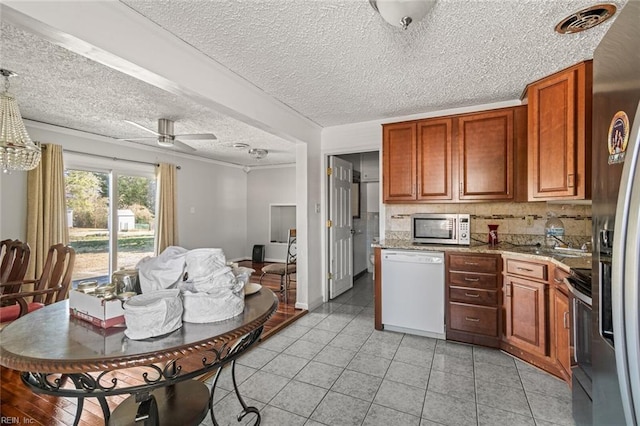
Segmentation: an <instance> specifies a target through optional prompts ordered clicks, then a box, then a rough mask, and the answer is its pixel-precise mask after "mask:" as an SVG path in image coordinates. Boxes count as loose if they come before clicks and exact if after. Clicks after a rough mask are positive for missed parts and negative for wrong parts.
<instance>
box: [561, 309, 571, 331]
mask: <svg viewBox="0 0 640 426" xmlns="http://www.w3.org/2000/svg"><path fill="white" fill-rule="evenodd" d="M562 322H563V323H564V328H565V329H567V330H569V312H568V311H564V315H563V317H562Z"/></svg>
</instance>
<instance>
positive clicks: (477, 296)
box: [449, 286, 498, 306]
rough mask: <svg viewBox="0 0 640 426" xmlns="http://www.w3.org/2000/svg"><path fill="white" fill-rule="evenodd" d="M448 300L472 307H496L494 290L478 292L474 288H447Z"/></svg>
mask: <svg viewBox="0 0 640 426" xmlns="http://www.w3.org/2000/svg"><path fill="white" fill-rule="evenodd" d="M449 300H451V301H452V302H462V303H471V304H474V305H492V306H497V305H498V292H497V291H496V290H478V289H475V288H463V287H453V286H450V287H449Z"/></svg>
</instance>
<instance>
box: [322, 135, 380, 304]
mask: <svg viewBox="0 0 640 426" xmlns="http://www.w3.org/2000/svg"><path fill="white" fill-rule="evenodd" d="M365 152H377V153H378V162H379V170H382V146H370V147H364V146H361V147H358V148H357V149H354V148H346V149H332V150H328V151H322V153H321V155H322V170H321V173H322V178H321V179H320V196H321V202H318V203H315V211H316V213H320V220H321V226H322V232H321V233H320V243H321V247H322V259H321V266H322V274H321V277H320V279H321V282H322V301H323V302H328V301H330V299H329V279H328V278H329V250H330V249H331V247H329V231H328V229H327V225H326V224H327V220H328V219H329V181H328V179H327V168H328V167H329V157H330V156H332V155H349V154H362V153H365ZM380 183H382V176H381V177H380ZM382 190H383V188H382V185H380V188H379V194H378V196H379V197H380V198H379V199H380V200H381V201H382ZM379 215H380V216H379V230H380V238H381V239H383V238H382V236H384V234H385V216H386V214H385V205H384V204H383V203H382V202H381V203H380V212H379Z"/></svg>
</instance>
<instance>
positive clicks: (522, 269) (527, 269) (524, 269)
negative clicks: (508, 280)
mask: <svg viewBox="0 0 640 426" xmlns="http://www.w3.org/2000/svg"><path fill="white" fill-rule="evenodd" d="M516 269H518V271H525V272H533V269H529V268H523V267H522V266H518V267H517V268H516Z"/></svg>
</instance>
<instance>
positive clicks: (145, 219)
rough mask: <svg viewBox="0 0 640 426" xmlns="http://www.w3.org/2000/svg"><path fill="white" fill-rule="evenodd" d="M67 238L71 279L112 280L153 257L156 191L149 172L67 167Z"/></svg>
mask: <svg viewBox="0 0 640 426" xmlns="http://www.w3.org/2000/svg"><path fill="white" fill-rule="evenodd" d="M65 187H66V197H67V220H68V224H69V240H70V244H71V246H72V247H73V248H74V249H75V250H76V264H75V267H74V275H73V280H74V281H79V280H87V279H95V280H98V282H99V283H106V282H109V281H110V277H111V274H112V273H113V271H115V270H117V269H121V268H127V269H129V268H133V267H135V265H136V264H137V263H138V261H139V260H140V259H142V258H143V257H145V256H152V255H153V240H154V236H155V189H156V182H155V178H154V177H153V173H152V170H151V171H147V173H144V172H142V173H140V174H134V173H132V172H131V171H127V172H118V171H116V170H108V171H104V170H99V169H91V168H68V169H67V170H66V171H65Z"/></svg>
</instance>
